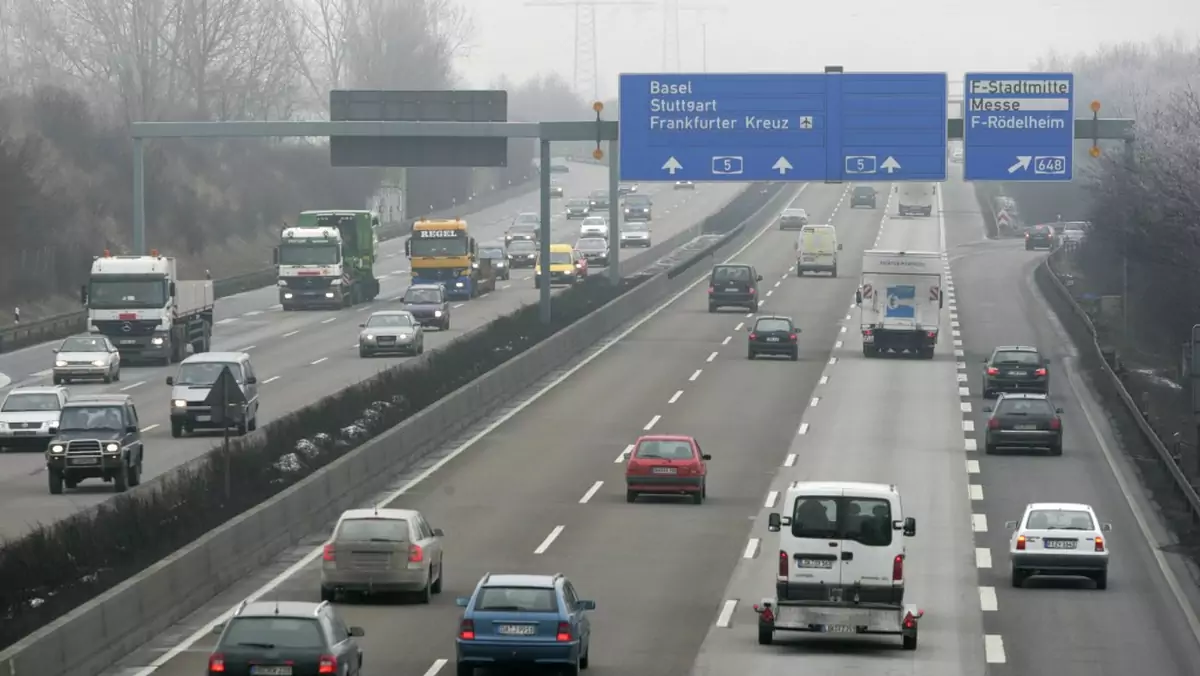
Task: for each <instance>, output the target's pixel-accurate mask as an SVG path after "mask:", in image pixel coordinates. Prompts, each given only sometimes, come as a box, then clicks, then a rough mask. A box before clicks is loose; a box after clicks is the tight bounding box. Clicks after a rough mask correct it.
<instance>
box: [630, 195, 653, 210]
mask: <svg viewBox="0 0 1200 676" xmlns="http://www.w3.org/2000/svg"><path fill="white" fill-rule="evenodd" d="M625 204H626V205H628V206H631V207H648V206H650V198H649V197H646V196H645V195H630V196H629V197H626V198H625Z"/></svg>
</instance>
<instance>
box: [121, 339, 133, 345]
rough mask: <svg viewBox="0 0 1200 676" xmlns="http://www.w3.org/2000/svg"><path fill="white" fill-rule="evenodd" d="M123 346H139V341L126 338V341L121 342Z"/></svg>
mask: <svg viewBox="0 0 1200 676" xmlns="http://www.w3.org/2000/svg"><path fill="white" fill-rule="evenodd" d="M121 344H122V345H137V340H136V339H133V338H126V339H125V340H122V341H121Z"/></svg>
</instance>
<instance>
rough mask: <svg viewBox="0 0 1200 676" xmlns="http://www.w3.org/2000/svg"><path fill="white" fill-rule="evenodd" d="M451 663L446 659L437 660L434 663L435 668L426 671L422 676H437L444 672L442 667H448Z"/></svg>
mask: <svg viewBox="0 0 1200 676" xmlns="http://www.w3.org/2000/svg"><path fill="white" fill-rule="evenodd" d="M449 662H450V660H448V659H446V658H444V657H439V658H437V659H436V660H434V661H433V666H431V667H429V668H428V669H426V670H425V673H424V674H422V676H437V675H438V674H439V673H440V672H441V671H442V667H444V666H446V665H447V664H448V663H449Z"/></svg>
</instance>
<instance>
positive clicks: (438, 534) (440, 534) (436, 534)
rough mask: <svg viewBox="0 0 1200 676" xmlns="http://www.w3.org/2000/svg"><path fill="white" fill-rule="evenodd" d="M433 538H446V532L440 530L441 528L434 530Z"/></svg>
mask: <svg viewBox="0 0 1200 676" xmlns="http://www.w3.org/2000/svg"><path fill="white" fill-rule="evenodd" d="M433 537H435V538H440V537H446V531H444V530H442V529H441V528H434V529H433Z"/></svg>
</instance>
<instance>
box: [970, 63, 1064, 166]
mask: <svg viewBox="0 0 1200 676" xmlns="http://www.w3.org/2000/svg"><path fill="white" fill-rule="evenodd" d="M963 84H964V86H965V88H966V89H965V92H964V96H963V155H964V158H963V178H964V179H965V180H967V181H1069V180H1071V177H1072V176H1073V175H1074V172H1075V96H1074V94H1075V76H1074V75H1072V74H1071V73H967V74H966V77H965V78H963Z"/></svg>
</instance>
